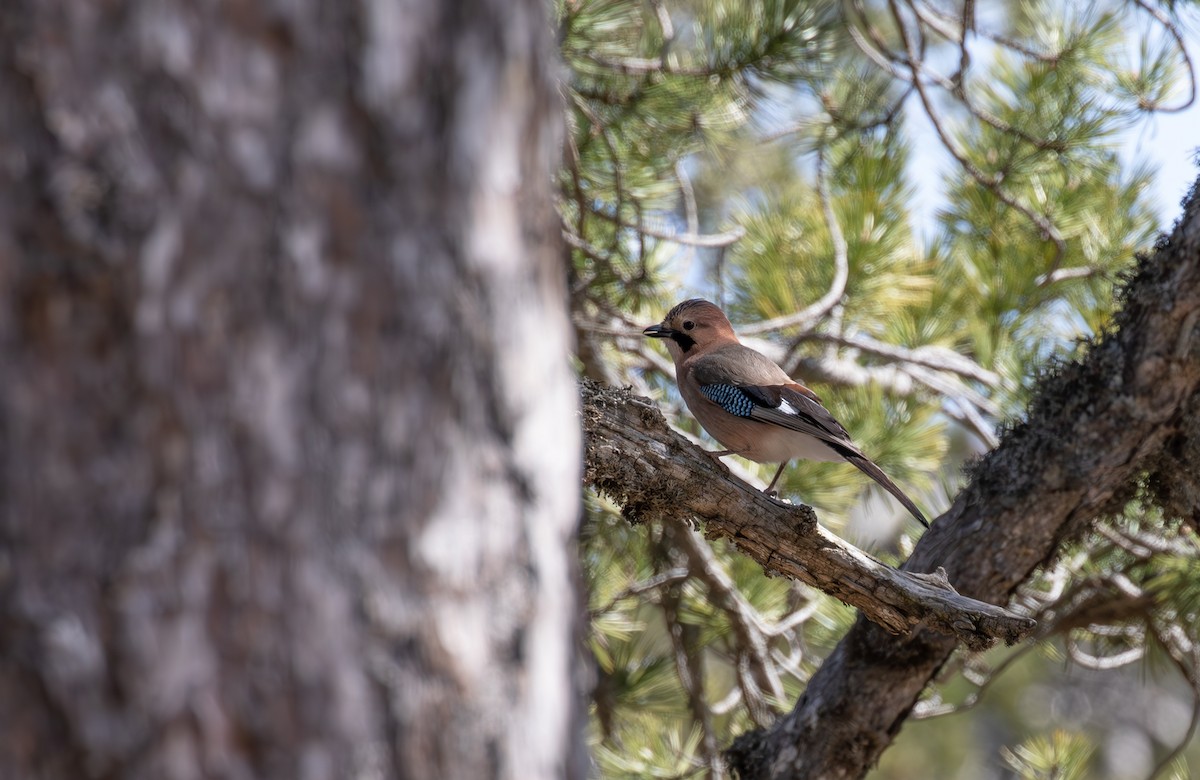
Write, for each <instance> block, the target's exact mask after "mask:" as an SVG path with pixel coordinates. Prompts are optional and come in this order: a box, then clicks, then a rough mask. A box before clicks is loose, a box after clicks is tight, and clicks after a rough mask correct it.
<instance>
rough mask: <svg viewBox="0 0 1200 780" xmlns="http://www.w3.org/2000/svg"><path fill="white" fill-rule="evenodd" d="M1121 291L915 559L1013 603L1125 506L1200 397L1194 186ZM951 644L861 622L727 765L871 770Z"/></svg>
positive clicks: (743, 772) (745, 770)
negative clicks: (1075, 357)
mask: <svg viewBox="0 0 1200 780" xmlns="http://www.w3.org/2000/svg"><path fill="white" fill-rule="evenodd" d="M1121 301H1122V304H1123V309H1122V310H1121V311H1120V312H1119V313H1118V314H1117V316H1116V317H1115V320H1114V325H1113V328H1112V331H1111V333H1110V334H1109V335H1108V336H1107V337H1105V338H1103V339H1102V340H1100V341H1099V342H1098V343H1096V344H1093V345H1092V346H1091V347H1090V348H1089V349H1088V350H1087V353H1086V356H1085V357H1084V358H1082V359H1081V360H1080V361H1079V362H1077V363H1072V364H1069V365H1067V366H1064V367H1062V369H1061V370H1059V371H1058V372H1057V373H1056V374H1054V375H1053V376H1051V377H1049V378H1048V379H1047V380H1045V381H1044V382H1043V383H1042V386H1041V388H1040V389H1039V391H1038V393H1037V395H1036V396H1035V400H1034V401H1033V402H1032V403H1031V405H1030V409H1029V412H1028V415H1027V420H1026V421H1025V422H1024V423H1022V424H1021V425H1019V426H1017V427H1015V428H1013V429H1012V430H1011V431H1009V432H1008V433H1007V434H1006V435H1005V436H1004V437H1003V440H1002V441H1001V444H1000V446H999V447H997V448H996V450H995V451H993V452H992V453H991V454H990V455H989V456H988V457H987V458H986V459H985V460H984V461H983V463H982V464H980V466H979V467H978V468H977V469H976V474H975V479H974V480H973V481H972V483H971V484H970V485H969V486H968V487H967V488H966V489H965V490H964V491H963V492H962V493H961V494H960V495H959V496H958V498H957V499H956V500H955V502H954V504H953V506H951V508H950V510H949V511H947V512H946V513H945V514H944V515H943V516H942V517H941V518H939V519H938V520H937V521H936V522H935V523H934V524H933V527H932V528H931V529H930V530H929V531H928V532H927V533H926V534H925V535H924V536H923V537H922V538H921V540H920V541H919V542H918V544H917V547H916V549H915V550H914V552H913V555H912V557H911V558H910V559H909V560H908V561H907V562H906V563H905V565H904V569H905V570H907V571H925V570H928V569H930V568H932V567H933V566H939V565H940V566H944V567H945V569H946V571H947V572H948V574H949V577H950V579H951V580H952V581H953V582H954V583H955V585H956V586H957V587H958V588H959V590H960V591H961V592H962V593H963V594H965V595H969V596H971V597H973V598H978V599H985V600H987V601H993V602H1004V601H1005V600H1007V599H1008V598H1009V597H1010V596H1011V595H1012V594H1013V592H1014V591H1015V590H1016V589H1017V588H1018V587H1019V586H1021V585H1022V584H1023V583H1025V582H1027V581H1028V580H1029V578H1030V577H1031V576H1032V574H1033V572H1034V571H1035V570H1036V568H1037V567H1038V566H1040V565H1042V564H1044V563H1046V562H1047V561H1049V560H1050V559H1052V558H1053V557H1054V555H1055V554H1056V552H1057V551H1058V549H1059V548H1060V545H1061V543H1062V542H1063V541H1065V540H1068V539H1071V538H1074V537H1076V536H1078V535H1079V534H1080V533H1081V532H1083V531H1084V530H1085V529H1087V528H1088V527H1089V526H1090V525H1091V524H1092V523H1094V522H1095V521H1096V520H1098V519H1099V518H1103V517H1106V516H1111V515H1112V514H1114V513H1117V512H1120V511H1121V509H1122V508H1123V507H1124V505H1125V504H1126V503H1127V501H1128V500H1129V498H1130V497H1131V496H1132V494H1133V486H1134V485H1135V483H1136V481H1137V479H1138V478H1139V477H1141V476H1142V475H1143V474H1144V473H1145V472H1147V471H1153V470H1154V468H1156V467H1157V466H1160V465H1161V464H1160V463H1159V461H1160V460H1161V458H1162V457H1163V453H1164V448H1166V447H1167V446H1168V445H1169V444H1170V443H1171V441H1172V439H1173V437H1175V436H1176V435H1177V433H1178V432H1179V431H1180V430H1181V429H1183V427H1184V426H1185V424H1186V422H1187V419H1186V418H1187V415H1188V410H1189V408H1191V405H1192V404H1194V403H1195V402H1196V399H1197V397H1200V328H1198V327H1197V324H1198V322H1200V197H1198V196H1197V191H1196V190H1193V194H1192V197H1191V198H1190V200H1189V203H1188V205H1187V208H1186V211H1185V214H1184V217H1183V219H1181V220H1180V221H1179V223H1178V224H1177V225H1176V227H1175V230H1174V233H1173V235H1172V236H1171V237H1170V239H1169V240H1168V239H1164V240H1163V241H1161V242H1160V244H1159V246H1158V247H1157V249H1156V251H1155V252H1154V253H1153V254H1151V255H1148V256H1146V257H1142V258H1140V262H1139V266H1138V269H1137V271H1136V274H1135V275H1134V276H1133V278H1131V279H1130V280H1129V281H1128V283H1127V284H1126V286H1125V289H1124V291H1123V292H1122V294H1121ZM1178 478H1180V479H1184V478H1188V479H1193V480H1194V479H1195V477H1194V476H1191V477H1188V476H1187V475H1178ZM954 647H955V644H954V642H953V641H952V640H951V639H949V638H947V637H944V636H939V635H937V634H934V633H932V632H929V631H920V632H916V633H914V634H911V635H909V636H907V637H904V638H901V639H897V638H896V637H894V636H889V635H888V634H886V633H884V632H883V631H880V630H879V629H878V627H876V626H873V625H872V624H869V623H867V622H865V621H863V620H859V622H858V623H857V624H856V625H855V626H854V628H852V629H851V631H850V632H849V633H848V634H847V635H846V637H845V638H843V640H842V641H841V643H840V644H839V645H838V646H837V648H836V649H835V650H834V652H833V653H832V654H831V655H830V656H829V657H828V658H827V659H826V660H825V662H824V664H823V665H822V666H821V668H820V669H819V670H818V671H817V673H816V674H815V675H814V676H813V677H812V679H811V680H810V681H809V684H808V688H807V689H806V690H805V693H804V695H803V696H802V697H801V699H800V700H799V701H798V702H797V704H796V707H795V709H794V710H793V711H792V712H791V713H789V714H788V715H787V716H786V717H784V718H781V719H780V720H779V721H778V722H776V724H775V725H774V726H773V727H772V728H771V729H770V730H768V731H755V732H750V733H747V734H743V735H742V736H741V737H739V738H738V740H737V742H735V744H734V746H733V748H731V750H730V754H729V755H730V766H731V767H732V768H734V769H735V770H736V771H737V772H738V774H739V776H740V777H743V778H760V777H842V778H855V777H861V776H862V775H863V774H865V773H866V771H867V770H868V769H869V768H870V767H871V766H874V765H875V763H876V762H877V761H878V760H879V756H880V754H881V753H882V752H883V750H884V749H885V748H886V747H887V746H888V745H889V744H890V743H891V741H892V739H893V738H894V737H895V735H896V733H897V732H898V731H899V729H900V727H901V725H902V724H903V722H904V720H905V719H906V718H907V717H908V716H909V713H910V712H911V710H912V708H913V706H914V704H915V703H916V701H917V699H918V697H919V696H920V695H921V692H922V691H923V690H924V689H925V686H926V685H927V684H928V683H929V682H930V680H932V679H933V676H934V675H935V674H936V673H937V671H938V670H939V669H940V668H941V667H942V665H943V664H944V663H945V662H946V660H947V659H948V658H949V657H950V653H951V652H952V651H953V650H954ZM781 756H787V759H786V760H779V758H780V757H781Z"/></svg>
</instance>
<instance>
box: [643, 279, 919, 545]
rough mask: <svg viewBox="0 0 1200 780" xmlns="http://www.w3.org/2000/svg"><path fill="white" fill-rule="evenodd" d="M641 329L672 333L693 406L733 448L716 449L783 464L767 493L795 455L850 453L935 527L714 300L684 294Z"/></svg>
mask: <svg viewBox="0 0 1200 780" xmlns="http://www.w3.org/2000/svg"><path fill="white" fill-rule="evenodd" d="M642 333H643V334H644V335H646V336H650V337H652V338H656V339H664V340H666V345H667V351H668V352H670V353H671V357H672V358H674V360H675V379H676V381H677V382H678V383H679V392H680V393H681V394H682V395H683V400H684V401H685V402H686V403H687V406H688V409H690V410H691V412H692V414H693V415H695V417H696V419H697V420H698V421H699V422H700V425H702V426H703V427H704V430H706V431H708V432H709V434H711V435H712V437H713V438H714V439H716V440H717V441H718V442H720V443H721V446H723V447H726V448H727V449H725V450H723V451H721V452H714V453H712V454H713V455H714V456H717V457H720V456H722V455H741V456H742V457H743V458H748V459H750V460H753V461H756V462H758V463H778V464H779V470H778V471H776V472H775V476H774V477H773V478H772V479H771V484H770V485H768V486H767V491H766V492H767V493H772V492H773V488H774V487H775V483H776V482H778V481H779V475H780V474H782V473H783V469H784V467H785V466H786V465H787V464H788V461H790V460H792V459H793V458H802V459H805V460H821V461H847V462H849V463H852V464H854V465H855V466H857V467H858V468H859V470H860V471H862V472H863V473H864V474H866V475H867V476H868V477H870V478H871V479H873V480H875V481H876V482H878V483H879V484H880V485H882V486H883V488H884V489H885V490H887V491H888V492H889V493H891V494H892V495H893V496H895V497H896V499H897V500H898V501H899V502H900V503H901V504H903V505H904V507H905V508H906V509H907V510H908V511H909V512H911V513H912V515H913V517H915V518H917V519H918V520H920V521H921V524H922V525H924V526H925V527H926V528H928V527H929V523H928V521H926V520H925V516H924V515H922V514H921V510H919V509H917V505H916V504H914V503H913V502H912V499H910V498H909V497H908V496H906V495H904V491H902V490H900V488H898V487H896V484H895V483H894V482H892V481H891V480H890V479H888V476H887V475H886V474H884V473H883V471H882V470H881V469H880V468H879V467H878V466H876V465H875V464H874V463H872V462H871V460H870V458H868V457H867V456H866V455H863V453H862V451H861V450H859V449H858V447H857V446H855V444H854V442H852V441H850V434H849V433H847V432H846V429H845V428H843V427H842V424H841V423H839V422H838V421H837V420H835V419H834V418H833V415H831V414H830V413H829V411H828V410H826V409H825V407H824V406H822V405H821V399H819V398H818V397H817V394H816V393H814V392H813V391H812V390H809V389H808V388H807V387H805V386H804V385H802V384H800V383H799V382H796V381H794V380H793V379H792V378H791V377H790V376H788V374H787V372H786V371H784V370H783V369H782V368H780V367H779V366H777V365H776V364H775V362H774V361H772V360H771V359H770V358H768V357H766V356H765V355H762V354H760V353H758V352H755V351H754V350H753V349H750V348H749V347H747V346H745V345H744V344H742V343H741V342H739V341H738V338H737V335H736V334H734V332H733V326H732V325H730V324H729V319H728V318H727V317H726V316H725V313H724V312H723V311H721V310H720V309H719V308H718V307H717V306H716V305H714V304H712V303H709V302H708V301H704V300H700V299H698V298H693V299H692V300H689V301H684V302H683V303H681V304H679V305H678V306H676V307H675V308H673V309H671V311H670V312H668V313H667V316H666V318H665V319H664V320H663V321H662V322H661V323H660V324H658V325H651V326H650V327H648V328H646V329H645V330H644V331H642Z"/></svg>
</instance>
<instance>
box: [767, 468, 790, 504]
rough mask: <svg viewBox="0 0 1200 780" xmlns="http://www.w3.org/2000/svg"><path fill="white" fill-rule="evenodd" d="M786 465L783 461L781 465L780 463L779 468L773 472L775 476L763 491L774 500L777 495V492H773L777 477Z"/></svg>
mask: <svg viewBox="0 0 1200 780" xmlns="http://www.w3.org/2000/svg"><path fill="white" fill-rule="evenodd" d="M786 465H787V461H786V460H785V461H784V462H783V463H780V464H779V468H778V469H776V470H775V476H773V477H771V484H769V485H767V489H766V490H764V491H763V492H764V493H766V494H767V495H768V496H771V497H772V498H774V497H775V496H777V495H779V491H777V490H774V487H775V483H776V482H778V481H779V475H780V474H782V473H783V468H784V466H786Z"/></svg>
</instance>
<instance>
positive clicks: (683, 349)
mask: <svg viewBox="0 0 1200 780" xmlns="http://www.w3.org/2000/svg"><path fill="white" fill-rule="evenodd" d="M642 334H643V335H646V336H649V337H651V338H655V339H666V340H667V351H668V352H670V353H671V357H673V358H675V359H676V360H679V359H681V358H682V357H684V356H685V355H687V354H689V353H690V352H691V351H692V350H693V349H696V348H700V349H703V348H704V347H706V346H708V345H710V344H714V343H721V342H727V341H737V336H735V335H734V333H733V326H732V325H730V324H729V318H728V317H726V316H725V312H723V311H721V310H720V309H719V308H717V306H716V304H712V303H709V302H708V301H704V300H701V299H699V298H692V299H691V300H688V301H684V302H683V303H681V304H679V305H678V306H676V307H675V308H674V309H671V311H669V312H667V316H666V317H664V318H663V321H662V322H660V323H659V324H658V325H651V326H650V327H648V328H646V329H645V330H644V331H642Z"/></svg>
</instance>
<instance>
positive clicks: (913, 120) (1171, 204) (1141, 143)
mask: <svg viewBox="0 0 1200 780" xmlns="http://www.w3.org/2000/svg"><path fill="white" fill-rule="evenodd" d="M1179 10H1180V14H1181V16H1182V20H1181V32H1182V34H1183V36H1184V40H1185V42H1186V43H1187V46H1188V51H1189V54H1190V55H1191V57H1192V60H1193V64H1194V65H1196V66H1197V67H1200V32H1198V30H1200V11H1197V10H1196V9H1194V8H1192V7H1190V6H1185V7H1180V9H1179ZM1144 32H1145V31H1144V30H1139V31H1137V33H1139V34H1141V33H1144ZM988 50H989V46H988V44H987V43H986V42H984V41H977V42H976V62H977V63H979V62H980V61H981V60H982V59H986V58H987V56H989V55H988ZM947 70H952V68H947ZM1198 75H1200V74H1198ZM1185 89H1186V82H1181V83H1180V84H1179V92H1180V94H1179V95H1178V96H1177V97H1176V98H1175V99H1174V100H1172V101H1170V102H1171V103H1173V104H1175V103H1179V102H1181V101H1182V98H1183V97H1184V96H1185V94H1186V93H1185V92H1184V90H1185ZM905 108H906V109H907V115H906V117H905V126H906V127H907V128H908V131H909V132H910V133H911V134H912V137H913V139H914V141H915V143H914V150H913V159H912V161H911V165H910V168H909V171H910V174H909V175H910V176H911V177H912V182H913V184H914V185H915V186H916V189H917V192H916V197H915V200H916V203H915V211H916V222H917V224H918V225H919V226H920V230H921V232H922V233H923V234H924V235H926V236H931V235H933V234H934V232H935V228H936V223H935V219H936V214H937V210H938V208H940V207H941V205H942V178H943V176H944V175H945V173H946V171H947V169H948V166H951V165H954V164H955V163H954V160H953V158H951V157H950V155H949V154H948V153H947V152H946V151H945V150H944V149H942V147H941V144H940V143H939V142H938V139H937V136H936V133H935V131H934V129H933V125H932V124H930V122H929V120H928V118H927V117H926V116H925V114H924V112H923V111H922V110H921V107H920V103H919V102H918V101H917V100H915V99H910V100H909V103H908V105H907V106H906V107H905ZM1118 142H1119V152H1120V154H1121V157H1122V159H1123V160H1124V161H1125V163H1126V166H1127V167H1128V168H1129V169H1130V170H1132V169H1133V168H1134V167H1135V166H1136V165H1138V164H1139V163H1146V162H1149V163H1150V164H1151V165H1152V166H1153V167H1154V168H1155V183H1156V186H1155V190H1154V192H1153V193H1151V196H1152V198H1153V201H1154V208H1155V210H1156V212H1157V214H1158V218H1159V228H1160V229H1161V230H1169V229H1170V227H1171V225H1172V224H1173V223H1174V222H1175V220H1176V219H1177V218H1178V217H1179V216H1180V214H1182V209H1181V208H1180V202H1181V201H1182V200H1183V197H1184V196H1185V195H1186V194H1187V192H1188V190H1189V188H1190V187H1191V185H1192V182H1194V181H1195V180H1196V177H1197V176H1198V175H1200V168H1198V167H1197V166H1196V163H1195V160H1196V154H1197V151H1198V150H1200V97H1198V98H1197V100H1196V101H1195V102H1193V103H1192V105H1191V106H1190V107H1188V108H1187V109H1186V110H1184V111H1181V112H1178V113H1155V114H1151V115H1148V116H1146V117H1145V118H1143V119H1141V120H1139V121H1138V122H1136V123H1135V124H1134V125H1133V126H1132V127H1131V128H1130V129H1129V130H1127V131H1126V132H1125V133H1123V134H1122V136H1121V137H1120V139H1119V141H1118Z"/></svg>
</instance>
